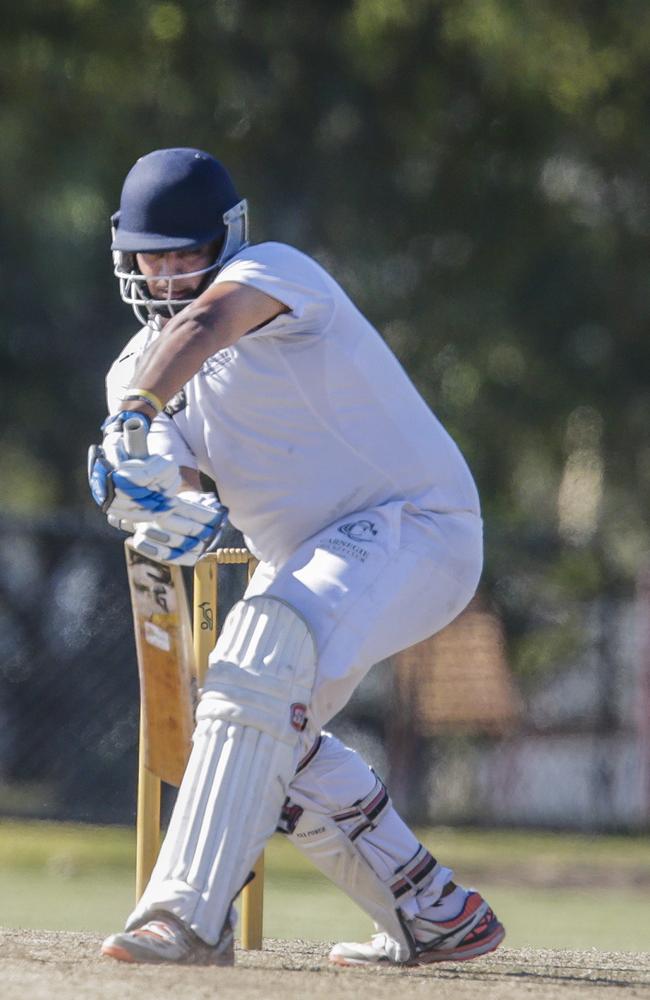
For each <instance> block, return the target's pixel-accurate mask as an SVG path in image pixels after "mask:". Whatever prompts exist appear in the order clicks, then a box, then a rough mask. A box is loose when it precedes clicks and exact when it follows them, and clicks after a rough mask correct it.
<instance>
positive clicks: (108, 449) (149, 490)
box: [88, 410, 181, 531]
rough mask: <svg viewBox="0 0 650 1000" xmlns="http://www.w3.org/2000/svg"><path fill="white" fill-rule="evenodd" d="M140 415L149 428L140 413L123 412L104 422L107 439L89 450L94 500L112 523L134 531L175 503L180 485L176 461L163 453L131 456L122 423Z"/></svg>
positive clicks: (90, 477) (147, 423) (168, 509)
mask: <svg viewBox="0 0 650 1000" xmlns="http://www.w3.org/2000/svg"><path fill="white" fill-rule="evenodd" d="M130 417H137V418H138V420H139V421H144V424H145V425H146V426H147V427H148V426H149V423H150V422H149V420H148V419H147V418H146V417H145V416H144V415H143V414H141V413H132V412H129V411H128V410H125V411H122V412H120V413H118V414H116V415H115V416H112V417H109V418H108V419H107V420H106V421H105V422H104V424H103V430H104V441H103V443H102V444H101V445H93V446H92V447H91V448H90V450H89V452H88V482H89V485H90V492H91V494H92V497H93V500H94V501H95V503H96V504H97V506H98V507H100V508H101V510H102V511H103V512H104V513H105V514H106V515H107V517H108V520H109V522H110V524H112V525H114V526H115V527H122V528H124V530H126V531H130V530H133V525H134V524H138V523H140V522H142V521H153V520H156V518H158V517H159V516H160V515H161V514H164V513H166V512H167V511H170V510H171V509H172V507H173V506H174V496H175V494H176V492H177V491H178V489H179V488H180V485H181V478H180V474H179V471H178V467H177V466H176V464H175V462H172V461H171V460H170V459H168V458H163V457H162V456H161V455H147V454H146V447H145V448H144V452H143V455H142V457H139V458H135V457H130V456H129V454H128V452H127V449H126V444H125V440H124V434H123V426H124V424H125V422H126V421H127V420H128V419H129V418H130Z"/></svg>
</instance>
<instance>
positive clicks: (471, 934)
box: [329, 890, 506, 965]
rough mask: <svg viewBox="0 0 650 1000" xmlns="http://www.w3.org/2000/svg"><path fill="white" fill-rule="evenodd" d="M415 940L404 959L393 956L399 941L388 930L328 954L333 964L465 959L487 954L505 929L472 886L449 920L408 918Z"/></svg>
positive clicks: (502, 935)
mask: <svg viewBox="0 0 650 1000" xmlns="http://www.w3.org/2000/svg"><path fill="white" fill-rule="evenodd" d="M409 929H410V931H411V933H412V934H413V937H414V940H415V953H414V955H413V956H412V957H411V958H410V959H408V960H407V961H406V962H404V963H397V962H395V960H394V958H392V957H391V956H393V955H395V953H396V950H397V948H398V945H397V942H396V941H393V939H392V938H391V937H390V936H389V935H388V934H386V933H384V932H380V933H379V934H373V936H372V940H371V941H368V942H366V943H365V944H353V943H351V942H342V943H341V944H337V945H335V946H334V947H333V948H332V950H331V952H330V955H329V960H330V962H332V963H333V964H334V965H397V964H404V965H428V964H429V963H430V962H465V961H467V960H468V959H470V958H478V957H479V955H487V954H488V952H491V951H494V950H495V949H496V948H498V947H499V945H500V944H501V942H502V941H503V939H504V937H505V934H506V932H505V929H504V927H503V925H502V924H501V923H500V922H499V921H498V920H497V918H496V917H495V915H494V913H493V912H492V910H491V909H490V907H489V906H488V904H487V903H486V902H485V900H484V899H483V897H482V896H481V895H480V894H479V893H478V892H475V891H474V890H470V891H469V892H468V893H467V896H466V897H465V902H464V904H463V907H462V909H461V911H460V913H458V914H456V916H455V917H452V918H450V919H448V920H441V921H438V922H434V921H433V920H430V919H429V918H427V917H424V916H422V915H420V916H418V917H416V918H415V919H414V920H412V921H409Z"/></svg>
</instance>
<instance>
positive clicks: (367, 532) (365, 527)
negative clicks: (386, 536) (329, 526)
mask: <svg viewBox="0 0 650 1000" xmlns="http://www.w3.org/2000/svg"><path fill="white" fill-rule="evenodd" d="M338 530H339V531H340V532H341V533H342V534H343V535H347V536H348V538H351V539H352V540H353V541H355V542H372V540H373V539H374V537H375V535H376V534H377V529H376V528H375V525H374V522H373V521H350V522H349V523H348V524H342V525H340V527H339V529H338Z"/></svg>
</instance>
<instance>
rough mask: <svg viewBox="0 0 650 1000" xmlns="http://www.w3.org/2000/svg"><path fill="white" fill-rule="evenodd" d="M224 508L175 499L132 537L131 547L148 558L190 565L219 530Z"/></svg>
mask: <svg viewBox="0 0 650 1000" xmlns="http://www.w3.org/2000/svg"><path fill="white" fill-rule="evenodd" d="M227 516H228V511H227V509H226V508H225V507H223V506H222V505H221V504H219V503H216V502H214V501H213V502H211V503H210V505H209V506H208V505H207V504H206V503H205V502H204V503H195V502H191V501H187V500H181V499H179V498H177V499H176V501H175V505H174V508H173V510H172V511H170V512H169V513H167V514H164V515H163V516H162V517H160V518H157V519H156V520H155V521H152V522H149V523H147V524H140V525H139V526H138V527H137V530H136V532H135V535H134V536H133V542H132V545H133V548H135V549H136V551H138V552H141V553H142V554H143V555H147V556H149V557H150V558H152V559H159V560H161V561H162V562H173V563H176V564H178V565H181V566H193V565H194V563H195V562H196V561H197V559H199V557H200V556H201V555H203V553H204V552H205V551H206V549H207V548H208V547H209V546H210V545H212V544H214V542H216V541H217V540H218V538H219V536H220V534H221V532H222V530H223V527H224V524H225V522H226V518H227Z"/></svg>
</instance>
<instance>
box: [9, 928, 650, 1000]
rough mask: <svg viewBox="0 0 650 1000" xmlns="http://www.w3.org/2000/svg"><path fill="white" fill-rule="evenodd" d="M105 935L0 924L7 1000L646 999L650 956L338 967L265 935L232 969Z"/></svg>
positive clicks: (576, 954)
mask: <svg viewBox="0 0 650 1000" xmlns="http://www.w3.org/2000/svg"><path fill="white" fill-rule="evenodd" d="M100 943H101V939H100V938H99V937H98V936H97V935H95V934H76V933H72V932H69V931H65V932H64V931H21V930H0V996H2V998H3V1000H26V998H29V1000H50V998H52V997H56V998H57V1000H68V998H69V1000H178V998H179V996H183V997H191V998H192V1000H208V998H210V1000H222V998H224V1000H252V998H253V997H254V998H262V1000H292V998H294V997H302V996H305V997H310V998H312V997H314V998H316V1000H321V998H323V1000H325V998H326V1000H347V998H350V1000H352V998H356V997H359V996H366V997H373V1000H374V998H375V997H376V998H378V1000H389V998H390V1000H394V998H395V997H399V1000H411V998H413V1000H415V998H420V997H431V998H434V1000H470V998H471V1000H477V998H478V1000H481V998H485V1000H487V998H490V1000H492V998H498V1000H514V998H520V997H524V998H527V1000H528V998H531V1000H547V998H548V1000H550V998H553V1000H563V998H568V997H575V998H576V1000H591V998H592V997H594V998H595V997H598V998H600V1000H609V998H610V997H618V996H619V995H620V996H621V997H623V996H625V997H626V998H632V997H644V998H646V1000H647V998H650V953H644V954H633V953H631V952H597V951H544V950H535V949H532V948H531V949H522V950H519V951H515V950H512V949H508V948H503V949H501V950H499V951H498V952H496V953H495V954H494V955H491V956H489V957H486V958H482V959H476V960H474V961H473V962H465V963H451V962H445V963H440V964H438V965H434V966H431V965H429V966H421V967H419V968H414V969H405V970H404V969H363V968H357V969H336V968H333V967H331V966H329V965H328V963H327V958H326V956H327V950H328V945H326V944H319V943H316V942H312V941H265V946H264V951H263V952H239V953H238V956H237V966H236V967H235V968H234V969H218V968H214V967H202V968H196V967H194V968H191V967H185V966H179V965H175V966H164V967H163V966H142V965H139V966H135V965H122V964H121V963H119V962H114V961H112V960H111V959H105V958H100V957H99V954H98V951H99V945H100Z"/></svg>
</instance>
